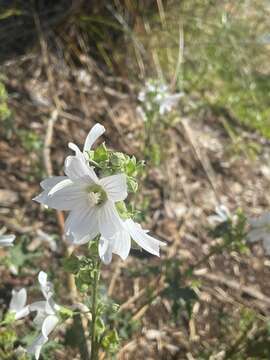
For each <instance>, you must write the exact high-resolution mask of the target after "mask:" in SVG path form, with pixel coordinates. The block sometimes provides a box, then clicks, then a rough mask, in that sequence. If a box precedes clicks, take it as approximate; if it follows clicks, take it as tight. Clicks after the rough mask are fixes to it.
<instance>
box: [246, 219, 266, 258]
mask: <svg viewBox="0 0 270 360" xmlns="http://www.w3.org/2000/svg"><path fill="white" fill-rule="evenodd" d="M248 223H249V225H250V231H249V233H248V235H247V241H248V242H256V241H259V240H262V242H263V247H264V249H265V251H266V254H267V255H270V212H267V213H265V214H263V215H261V216H259V217H258V218H250V219H248Z"/></svg>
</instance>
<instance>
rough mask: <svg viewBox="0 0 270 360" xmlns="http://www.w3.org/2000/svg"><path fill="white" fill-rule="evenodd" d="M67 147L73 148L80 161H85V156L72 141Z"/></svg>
mask: <svg viewBox="0 0 270 360" xmlns="http://www.w3.org/2000/svg"><path fill="white" fill-rule="evenodd" d="M68 147H69V148H70V149H71V150H73V151H74V152H75V154H76V156H77V157H78V158H79V159H80V160H82V161H85V158H84V156H83V153H82V152H81V150H80V149H79V148H78V146H77V145H76V144H74V143H72V142H70V143H68Z"/></svg>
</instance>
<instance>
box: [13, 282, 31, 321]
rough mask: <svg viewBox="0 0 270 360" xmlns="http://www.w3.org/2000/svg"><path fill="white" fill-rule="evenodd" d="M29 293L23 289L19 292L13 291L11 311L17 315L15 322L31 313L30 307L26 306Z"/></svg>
mask: <svg viewBox="0 0 270 360" xmlns="http://www.w3.org/2000/svg"><path fill="white" fill-rule="evenodd" d="M26 301H27V293H26V290H25V289H24V288H23V289H21V290H19V291H16V290H12V297H11V301H10V304H9V311H10V312H11V313H13V314H14V315H15V320H19V319H22V318H24V317H25V316H27V315H28V314H29V312H30V310H29V306H26Z"/></svg>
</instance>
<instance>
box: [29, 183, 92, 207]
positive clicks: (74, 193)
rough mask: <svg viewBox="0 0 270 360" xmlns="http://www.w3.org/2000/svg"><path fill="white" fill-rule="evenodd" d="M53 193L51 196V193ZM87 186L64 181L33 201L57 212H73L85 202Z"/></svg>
mask: <svg viewBox="0 0 270 360" xmlns="http://www.w3.org/2000/svg"><path fill="white" fill-rule="evenodd" d="M50 192H51V195H49V193H50ZM85 195H86V194H85V185H84V186H83V185H82V183H81V182H79V181H77V182H72V181H71V180H67V179H65V180H63V182H59V183H57V184H56V185H55V187H54V188H52V189H50V190H45V191H43V192H42V193H41V194H40V195H38V196H37V197H35V198H34V199H33V200H35V201H37V202H39V203H41V204H44V205H47V206H48V207H50V208H53V209H57V210H71V209H73V208H75V207H80V206H81V203H82V202H83V201H85Z"/></svg>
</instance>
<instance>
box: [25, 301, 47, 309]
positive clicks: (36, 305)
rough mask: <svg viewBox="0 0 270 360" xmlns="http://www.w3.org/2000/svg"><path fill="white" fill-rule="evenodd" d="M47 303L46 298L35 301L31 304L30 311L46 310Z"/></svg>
mask: <svg viewBox="0 0 270 360" xmlns="http://www.w3.org/2000/svg"><path fill="white" fill-rule="evenodd" d="M46 303H47V301H45V300H41V301H35V302H33V303H32V304H30V305H29V307H30V311H45V307H46Z"/></svg>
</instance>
